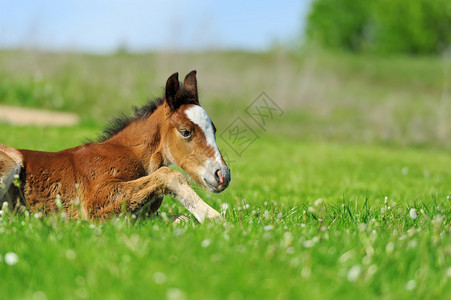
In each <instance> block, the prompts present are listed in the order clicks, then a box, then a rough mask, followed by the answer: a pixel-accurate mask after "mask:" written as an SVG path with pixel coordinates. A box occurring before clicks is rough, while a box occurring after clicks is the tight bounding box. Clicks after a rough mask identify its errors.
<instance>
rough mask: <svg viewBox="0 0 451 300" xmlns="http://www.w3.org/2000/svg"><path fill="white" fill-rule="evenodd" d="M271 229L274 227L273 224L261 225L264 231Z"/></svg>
mask: <svg viewBox="0 0 451 300" xmlns="http://www.w3.org/2000/svg"><path fill="white" fill-rule="evenodd" d="M273 229H274V226H273V225H268V226H265V227H263V230H265V231H270V230H273Z"/></svg>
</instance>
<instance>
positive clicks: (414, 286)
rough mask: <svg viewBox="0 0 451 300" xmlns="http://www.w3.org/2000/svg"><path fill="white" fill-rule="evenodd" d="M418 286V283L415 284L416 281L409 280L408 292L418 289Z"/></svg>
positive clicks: (407, 284)
mask: <svg viewBox="0 0 451 300" xmlns="http://www.w3.org/2000/svg"><path fill="white" fill-rule="evenodd" d="M416 286H417V283H416V282H415V280H409V281H407V283H406V290H408V291H411V290H413V289H414V288H416Z"/></svg>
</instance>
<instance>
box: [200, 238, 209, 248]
mask: <svg viewBox="0 0 451 300" xmlns="http://www.w3.org/2000/svg"><path fill="white" fill-rule="evenodd" d="M210 245H211V240H209V239H206V240H203V241H202V243H201V246H202V248H207V247H208V246H210Z"/></svg>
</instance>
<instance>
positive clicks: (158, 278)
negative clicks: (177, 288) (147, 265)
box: [152, 272, 167, 284]
mask: <svg viewBox="0 0 451 300" xmlns="http://www.w3.org/2000/svg"><path fill="white" fill-rule="evenodd" d="M152 278H153V281H154V282H155V283H156V284H163V283H165V282H166V279H167V276H166V274H164V273H161V272H156V273H155V274H153V276H152Z"/></svg>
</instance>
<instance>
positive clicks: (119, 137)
mask: <svg viewBox="0 0 451 300" xmlns="http://www.w3.org/2000/svg"><path fill="white" fill-rule="evenodd" d="M163 121H164V109H163V108H162V107H158V108H157V109H156V110H155V111H154V112H153V113H152V114H151V115H149V116H148V117H147V118H145V119H142V120H135V121H132V122H131V123H130V124H129V125H128V126H127V127H125V128H124V129H123V130H121V131H120V132H118V133H117V134H116V135H114V136H113V137H111V138H110V139H108V140H107V141H105V143H112V144H116V145H121V146H123V147H127V148H129V149H130V150H132V151H133V152H134V153H135V156H136V159H138V160H139V161H140V162H141V164H142V165H143V167H144V168H145V169H146V170H148V173H152V172H153V171H155V170H156V169H158V168H159V167H161V166H163V165H165V164H166V163H165V159H164V157H163V154H162V151H163V147H162V145H161V124H162V122H163Z"/></svg>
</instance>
